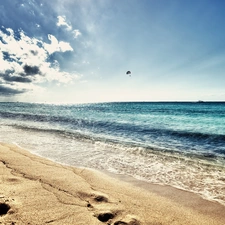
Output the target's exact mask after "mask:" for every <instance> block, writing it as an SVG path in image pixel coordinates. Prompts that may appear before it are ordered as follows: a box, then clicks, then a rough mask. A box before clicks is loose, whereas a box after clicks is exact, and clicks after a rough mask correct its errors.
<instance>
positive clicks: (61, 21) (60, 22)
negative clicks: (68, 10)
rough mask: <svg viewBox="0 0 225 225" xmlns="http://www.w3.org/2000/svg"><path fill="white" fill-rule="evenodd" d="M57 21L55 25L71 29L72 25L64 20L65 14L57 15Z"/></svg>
mask: <svg viewBox="0 0 225 225" xmlns="http://www.w3.org/2000/svg"><path fill="white" fill-rule="evenodd" d="M57 18H58V22H57V23H56V25H57V26H58V27H61V26H62V27H65V28H66V29H67V30H72V26H70V25H69V24H68V23H67V22H66V17H65V16H58V17H57Z"/></svg>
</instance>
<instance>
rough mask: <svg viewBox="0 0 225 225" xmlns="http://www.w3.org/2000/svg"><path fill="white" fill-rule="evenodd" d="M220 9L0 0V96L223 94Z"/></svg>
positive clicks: (224, 41)
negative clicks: (129, 72)
mask: <svg viewBox="0 0 225 225" xmlns="http://www.w3.org/2000/svg"><path fill="white" fill-rule="evenodd" d="M224 12H225V2H224V1H220V0H214V1H212V0H188V1H185V0H54V1H47V0H20V1H18V0H7V1H6V0H0V101H23V102H46V103H83V102H111V101H113V102H115V101H198V100H204V101H225V29H224V28H225V14H224ZM128 70H130V71H131V76H128V75H126V72H127V71H128Z"/></svg>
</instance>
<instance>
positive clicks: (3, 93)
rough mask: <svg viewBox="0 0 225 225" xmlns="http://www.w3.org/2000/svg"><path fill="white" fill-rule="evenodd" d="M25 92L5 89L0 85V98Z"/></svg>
mask: <svg viewBox="0 0 225 225" xmlns="http://www.w3.org/2000/svg"><path fill="white" fill-rule="evenodd" d="M25 92H26V90H25V89H23V90H18V89H14V88H10V87H6V86H4V85H1V84H0V96H12V95H17V94H22V93H25Z"/></svg>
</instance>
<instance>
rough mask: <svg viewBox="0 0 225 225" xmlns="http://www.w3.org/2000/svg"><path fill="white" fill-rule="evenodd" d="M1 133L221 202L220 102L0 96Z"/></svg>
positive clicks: (35, 149)
mask: <svg viewBox="0 0 225 225" xmlns="http://www.w3.org/2000/svg"><path fill="white" fill-rule="evenodd" d="M0 141H1V142H7V143H13V144H16V145H18V146H20V147H22V148H25V149H27V150H29V151H30V152H32V153H33V154H36V155H39V156H42V157H45V158H48V159H51V160H53V161H55V162H59V163H62V164H66V165H71V166H76V167H86V168H91V169H97V170H101V171H105V172H110V173H114V174H122V175H127V176H132V177H133V178H135V179H138V180H142V181H145V182H150V183H153V184H160V185H169V186H173V187H176V188H179V189H182V190H186V191H190V192H194V193H197V194H198V195H201V196H202V197H203V198H205V199H208V200H210V201H216V202H219V203H221V204H223V205H225V102H111V103H110V102H109V103H91V104H87V103H86V104H37V103H21V102H1V103H0Z"/></svg>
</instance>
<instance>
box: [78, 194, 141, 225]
mask: <svg viewBox="0 0 225 225" xmlns="http://www.w3.org/2000/svg"><path fill="white" fill-rule="evenodd" d="M79 196H80V198H82V199H83V200H85V201H86V202H87V207H88V208H90V209H91V210H93V211H98V210H97V208H98V207H97V208H96V206H97V205H99V204H101V205H102V204H110V201H109V199H108V197H107V196H105V195H104V194H99V193H98V194H96V193H92V194H89V193H85V192H80V193H79ZM118 204H120V202H118ZM106 208H107V206H106ZM122 214H124V212H123V211H122V210H114V211H101V212H95V214H94V216H95V217H96V218H97V219H98V220H99V221H101V222H103V223H107V225H140V224H141V223H140V222H139V221H138V220H137V219H136V218H135V216H132V215H126V216H125V217H124V216H123V217H122ZM120 217H122V219H120V220H119V218H120Z"/></svg>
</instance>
